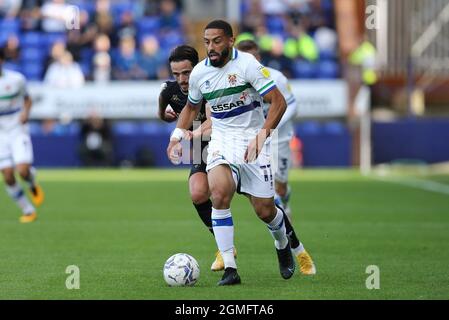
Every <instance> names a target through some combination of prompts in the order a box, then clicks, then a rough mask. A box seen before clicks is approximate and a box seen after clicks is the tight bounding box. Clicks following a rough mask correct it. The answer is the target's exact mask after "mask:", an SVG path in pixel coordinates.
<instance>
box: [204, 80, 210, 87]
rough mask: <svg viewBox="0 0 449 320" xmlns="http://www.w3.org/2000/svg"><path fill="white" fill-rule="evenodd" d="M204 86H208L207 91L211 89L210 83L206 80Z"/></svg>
mask: <svg viewBox="0 0 449 320" xmlns="http://www.w3.org/2000/svg"><path fill="white" fill-rule="evenodd" d="M204 85H205V86H206V89H209V88H210V81H209V80H206V82H205V83H204Z"/></svg>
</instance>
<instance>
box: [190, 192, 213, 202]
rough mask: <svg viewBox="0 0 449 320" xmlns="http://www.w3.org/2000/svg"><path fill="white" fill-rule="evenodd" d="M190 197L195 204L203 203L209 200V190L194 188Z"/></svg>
mask: <svg viewBox="0 0 449 320" xmlns="http://www.w3.org/2000/svg"><path fill="white" fill-rule="evenodd" d="M190 198H191V199H192V202H193V203H194V204H202V203H204V202H206V201H207V200H209V194H208V192H207V190H201V189H194V190H191V191H190Z"/></svg>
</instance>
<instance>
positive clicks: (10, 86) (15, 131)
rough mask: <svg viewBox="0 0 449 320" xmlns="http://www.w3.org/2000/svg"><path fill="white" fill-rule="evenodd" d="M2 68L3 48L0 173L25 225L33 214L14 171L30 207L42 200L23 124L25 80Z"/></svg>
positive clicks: (28, 105) (27, 105)
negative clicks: (21, 180) (18, 178)
mask: <svg viewBox="0 0 449 320" xmlns="http://www.w3.org/2000/svg"><path fill="white" fill-rule="evenodd" d="M2 67H3V49H1V50H0V170H1V172H2V175H3V179H4V181H5V183H6V191H7V193H8V195H9V196H10V197H11V198H12V199H13V200H14V201H15V202H16V203H17V205H18V206H19V207H20V209H21V210H22V216H21V217H20V222H22V223H28V222H32V221H34V220H36V219H37V213H36V210H35V208H34V206H33V205H32V204H31V203H30V201H29V200H28V198H27V197H26V195H25V193H24V191H23V189H22V187H21V186H20V184H19V183H18V182H17V180H16V178H15V172H16V170H17V172H18V173H19V175H20V176H21V177H22V179H23V180H24V181H25V182H26V183H27V185H28V188H29V190H30V197H31V200H32V202H33V203H34V205H36V206H39V205H41V204H42V202H43V200H44V193H43V191H42V189H41V187H40V186H39V185H38V184H37V183H36V180H35V170H34V168H32V167H31V164H32V163H33V147H32V144H31V138H30V135H29V132H28V126H27V122H28V119H29V115H30V110H31V105H32V101H31V99H30V97H29V95H28V92H27V89H26V80H25V77H24V76H23V75H22V74H20V73H18V72H15V71H9V70H3V68H2Z"/></svg>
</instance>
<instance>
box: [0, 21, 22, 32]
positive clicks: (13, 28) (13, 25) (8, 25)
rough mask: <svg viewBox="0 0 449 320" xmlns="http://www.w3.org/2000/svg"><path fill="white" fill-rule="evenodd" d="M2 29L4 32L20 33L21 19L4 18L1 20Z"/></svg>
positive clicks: (0, 26) (0, 28) (0, 27)
mask: <svg viewBox="0 0 449 320" xmlns="http://www.w3.org/2000/svg"><path fill="white" fill-rule="evenodd" d="M0 30H1V31H2V33H15V34H17V33H19V32H20V20H19V19H3V20H1V22H0Z"/></svg>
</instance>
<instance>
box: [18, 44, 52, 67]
mask: <svg viewBox="0 0 449 320" xmlns="http://www.w3.org/2000/svg"><path fill="white" fill-rule="evenodd" d="M46 57H47V51H46V50H45V49H41V48H30V47H28V48H26V47H25V48H23V50H22V51H21V52H20V60H21V61H22V62H23V63H27V62H40V63H43V61H44V60H45V58H46Z"/></svg>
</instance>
